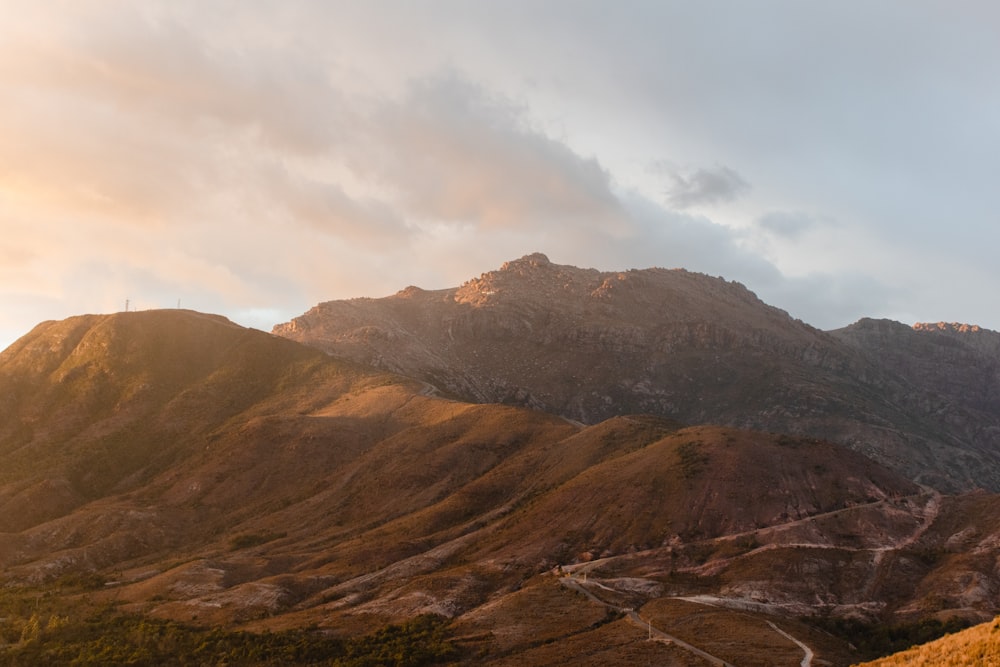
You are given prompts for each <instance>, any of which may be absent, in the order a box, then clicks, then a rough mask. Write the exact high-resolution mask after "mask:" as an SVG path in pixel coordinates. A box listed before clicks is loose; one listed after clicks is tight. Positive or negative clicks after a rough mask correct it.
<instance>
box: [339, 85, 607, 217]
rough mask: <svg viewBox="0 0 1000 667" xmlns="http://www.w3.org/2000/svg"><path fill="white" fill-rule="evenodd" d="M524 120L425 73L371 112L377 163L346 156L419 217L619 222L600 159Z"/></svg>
mask: <svg viewBox="0 0 1000 667" xmlns="http://www.w3.org/2000/svg"><path fill="white" fill-rule="evenodd" d="M525 116H526V114H525V113H524V112H523V110H522V109H519V108H517V107H516V106H514V105H513V104H511V103H510V102H508V101H507V100H505V99H503V98H501V97H497V96H491V95H489V94H487V93H486V92H485V91H484V90H483V89H482V88H480V87H479V86H476V85H474V84H472V83H471V82H469V81H468V80H466V79H464V78H462V77H461V76H459V75H456V74H454V73H451V74H446V75H443V76H437V77H432V78H429V79H425V80H423V81H421V82H419V83H418V84H416V85H414V86H413V87H412V88H411V89H410V90H409V92H408V94H407V96H406V97H405V99H403V100H402V101H401V102H399V103H396V104H389V105H387V106H386V107H384V108H383V109H382V110H381V111H380V112H379V113H377V114H376V115H375V116H374V118H373V120H372V125H371V132H372V137H371V138H372V139H374V140H375V145H376V146H377V148H378V149H379V150H380V152H381V155H380V156H378V160H377V161H375V160H373V159H372V157H373V156H371V155H368V154H361V155H356V156H355V159H356V161H357V162H358V163H360V164H362V165H364V166H365V167H366V168H367V169H368V170H370V171H371V172H373V174H372V175H374V176H376V177H377V178H379V179H380V180H382V181H383V182H384V183H386V184H387V185H389V186H391V187H393V188H395V189H396V190H397V192H398V193H399V195H400V198H401V200H402V202H401V203H402V204H403V205H404V206H405V207H406V208H407V209H408V210H410V211H413V212H414V213H415V214H417V215H420V216H426V217H429V218H436V219H440V220H444V221H449V222H453V223H466V224H470V223H471V224H475V225H482V226H485V227H524V226H532V225H537V224H539V223H541V224H564V223H567V222H572V223H574V224H577V225H587V224H590V225H600V224H607V223H608V222H609V221H613V220H621V219H622V211H621V209H620V206H619V203H618V201H617V199H616V198H615V196H614V194H613V193H612V190H611V179H610V176H609V175H608V173H607V171H605V170H604V168H603V167H602V166H601V165H600V163H599V162H598V161H597V160H596V159H593V158H584V157H582V156H580V155H578V154H576V153H574V152H573V151H572V150H571V149H570V148H569V147H568V146H566V145H565V144H563V143H560V142H558V141H555V140H553V139H550V138H549V137H548V136H546V135H545V134H544V133H542V132H540V131H537V130H535V129H533V128H532V127H530V126H529V125H528V123H527V121H526V118H525Z"/></svg>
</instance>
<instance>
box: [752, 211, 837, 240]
mask: <svg viewBox="0 0 1000 667" xmlns="http://www.w3.org/2000/svg"><path fill="white" fill-rule="evenodd" d="M756 224H757V226H758V227H760V228H761V229H763V230H764V231H766V232H768V233H770V234H773V235H775V236H778V237H781V238H784V239H787V240H795V239H797V238H799V237H801V236H802V235H803V234H805V233H806V232H807V231H808V230H810V229H813V228H815V227H818V226H819V225H820V224H821V223H820V221H819V220H817V219H816V218H814V217H813V216H811V215H809V214H807V213H801V212H791V211H771V212H769V213H765V214H764V215H762V216H761V217H759V218H757V220H756Z"/></svg>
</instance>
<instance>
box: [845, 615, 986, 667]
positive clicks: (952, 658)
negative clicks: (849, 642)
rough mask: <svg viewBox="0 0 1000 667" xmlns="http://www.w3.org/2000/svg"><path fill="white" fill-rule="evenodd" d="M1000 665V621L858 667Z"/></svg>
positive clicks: (984, 624) (974, 666)
mask: <svg viewBox="0 0 1000 667" xmlns="http://www.w3.org/2000/svg"><path fill="white" fill-rule="evenodd" d="M985 665H1000V619H994V620H993V621H990V622H988V623H981V624H979V625H977V626H975V627H973V628H969V629H967V630H963V631H961V632H957V633H955V634H951V635H948V636H946V637H943V638H941V639H938V640H936V641H933V642H929V643H927V644H923V645H921V646H916V647H914V648H911V649H908V650H906V651H903V652H901V653H896V654H894V655H892V656H889V657H886V658H882V659H879V660H873V661H871V662H866V663H864V664H863V665H859V666H858V667H903V666H905V667H983V666H985Z"/></svg>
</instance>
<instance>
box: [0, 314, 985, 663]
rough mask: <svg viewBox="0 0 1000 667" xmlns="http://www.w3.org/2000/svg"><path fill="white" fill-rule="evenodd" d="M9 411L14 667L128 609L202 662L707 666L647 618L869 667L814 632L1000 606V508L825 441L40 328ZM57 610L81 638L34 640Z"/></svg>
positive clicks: (301, 358) (131, 323)
mask: <svg viewBox="0 0 1000 667" xmlns="http://www.w3.org/2000/svg"><path fill="white" fill-rule="evenodd" d="M809 335H818V334H809ZM0 396H3V397H4V405H5V408H6V413H5V416H6V418H5V419H4V420H3V423H2V425H0V429H2V430H0V456H2V457H3V460H4V462H5V465H4V467H3V469H2V472H0V578H2V581H0V586H2V589H0V590H2V591H3V594H2V595H0V612H3V613H0V619H3V620H0V639H2V638H4V637H6V638H7V639H6V641H7V642H13V643H11V644H10V645H9V647H8V649H6V652H5V650H4V649H0V664H7V663H5V662H4V660H5V659H6V658H5V657H4V656H9V657H10V660H12V661H13V662H11V663H10V664H17V663H18V661H20V662H32V661H35V662H37V661H38V660H42V659H43V658H41V657H39V656H44V655H47V656H48V657H46V658H44V660H45V661H49V662H51V661H52V660H53V659H54V658H52V656H53V655H54V654H46V653H42V652H41V651H44V649H45V646H46V644H45V643H44V642H43V641H42V639H44V637H45V636H49V638H50V640H51V641H55V640H56V639H55V638H57V637H65V638H68V639H66V641H78V639H73V638H74V637H80V636H82V635H81V633H84V629H85V628H84V626H82V625H79V624H80V623H89V624H90V625H86V626H85V627H89V628H93V627H95V626H94V623H95V622H97V621H94V620H89V621H88V620H86V619H88V618H91V617H90V616H88V615H87V614H90V613H97V612H98V610H101V609H106V607H105V605H107V604H109V603H110V604H112V605H113V608H114V609H116V610H117V613H138V614H141V615H142V617H143V618H147V619H150V622H153V620H155V619H161V620H159V621H156V622H168V621H169V622H170V623H178V622H184V623H193V624H194V626H195V627H194V628H193V629H191V630H183V632H184V633H188V634H189V635H191V637H192V638H191V639H184V637H187V636H188V635H182V636H180V637H178V638H175V640H172V641H176V642H181V641H192V642H195V643H198V642H203V641H204V639H197V637H200V636H201V635H198V634H197V633H198V632H208V630H207V629H205V630H198V629H197V628H198V627H203V628H205V627H206V626H207V627H211V628H226V629H228V630H227V631H228V632H236V631H237V630H253V631H261V630H265V629H266V630H270V631H272V632H274V633H281V632H286V631H288V632H292V631H295V632H300V631H301V629H302V628H310V627H312V628H316V630H314V631H312V632H313V635H311V636H313V637H314V639H312V640H310V641H316V642H320V640H321V639H322V638H323V637H327V638H331V637H332V638H342V639H343V640H344V641H347V640H348V639H350V638H352V637H357V636H359V635H362V634H364V633H368V632H373V631H376V630H378V629H379V628H382V627H384V626H385V624H387V623H409V622H414V623H418V625H419V623H420V622H421V621H420V620H419V619H420V618H422V616H421V615H423V614H432V615H434V616H436V617H443V618H444V619H446V620H447V625H446V626H443V628H444V631H446V632H447V633H448V635H449V636H450V637H452V638H453V639H452V641H453V642H454V645H453V647H454V650H456V651H458V652H459V654H460V655H462V656H465V657H464V658H462V660H463V661H468V662H470V663H475V664H507V663H512V662H516V663H517V664H559V661H560V660H565V657H566V656H567V655H576V656H579V658H580V662H581V664H588V660H589V661H591V662H590V664H631V663H632V662H633V661H634V660H636V659H638V660H642V659H647V660H653V661H658V662H662V663H666V664H671V662H670V661H673V663H674V664H698V658H697V657H696V654H694V653H691V652H690V651H688V650H687V649H679V648H678V647H677V646H678V645H677V644H663V643H657V642H653V643H647V642H646V641H645V640H646V634H645V633H646V631H647V630H646V629H644V626H643V627H642V628H640V627H638V626H637V624H639V623H640V622H639V621H636V620H635V619H634V618H633V617H632V614H636V615H638V616H636V618H640V617H641V618H642V619H645V621H644V622H645V623H647V624H649V625H651V626H655V627H656V628H657V629H658V631H659V632H668V631H669V632H672V633H675V634H673V635H671V636H676V637H680V636H682V635H683V637H684V641H686V642H688V643H690V644H692V645H696V646H700V647H701V649H699V650H706V651H708V652H709V653H710V654H711V655H716V656H718V655H722V656H724V657H725V659H726V660H730V661H733V662H735V663H738V664H741V665H745V664H782V662H781V661H783V660H785V659H786V658H787V660H788V661H790V662H789V664H798V661H799V660H800V659H801V655H802V653H801V651H802V649H801V648H798V647H797V646H798V645H797V644H796V643H794V642H791V641H790V640H789V639H787V638H786V635H788V636H793V637H795V639H796V641H798V642H803V644H805V645H808V646H809V647H810V650H811V651H814V652H815V653H816V655H817V656H822V658H823V659H824V660H827V661H828V662H829V664H834V665H846V664H848V663H849V662H850V661H852V660H856V659H857V658H859V657H863V656H861V655H859V654H857V653H856V652H852V651H851V650H850V648H849V645H848V639H849V637H847V638H836V637H833V636H831V635H828V634H824V633H823V632H821V631H819V630H817V629H815V628H813V627H811V626H810V625H809V624H808V623H805V624H804V623H803V622H802V621H801V620H799V619H800V618H803V617H805V618H812V619H815V623H819V624H821V625H822V624H823V623H826V622H827V621H825V620H823V619H843V618H862V619H865V622H866V623H869V624H875V627H878V626H879V624H883V623H897V624H898V623H904V624H905V623H913V622H916V621H918V620H920V619H924V618H928V617H929V616H934V617H943V618H948V617H953V616H957V617H960V618H966V619H970V620H981V619H984V618H988V617H991V616H992V615H993V614H995V613H996V611H997V608H998V604H997V599H998V591H1000V580H998V578H997V576H996V573H995V568H994V563H993V559H992V558H991V556H990V554H991V553H994V551H995V545H996V544H1000V519H997V518H996V517H1000V500H998V497H997V496H994V495H991V494H985V493H980V494H972V495H966V496H956V497H948V496H941V495H940V494H938V493H937V492H933V491H931V490H929V489H926V488H920V487H918V486H916V485H914V484H913V483H912V482H910V481H908V480H907V479H905V478H904V477H902V476H900V475H899V474H898V473H895V472H892V471H890V470H888V469H886V468H884V467H882V466H880V465H878V464H876V463H874V462H873V461H871V460H869V459H867V458H865V457H863V456H861V455H858V454H854V453H851V452H849V451H845V450H844V449H843V448H842V447H839V446H837V445H834V444H830V443H827V442H825V441H822V440H817V439H813V438H809V437H801V436H790V435H778V434H773V433H764V432H759V431H750V430H744V429H733V428H722V427H714V426H684V425H682V424H680V423H677V422H674V421H671V420H667V419H664V418H662V417H657V416H652V415H645V416H639V415H632V416H622V417H615V418H611V419H608V420H605V421H602V422H600V423H597V424H594V425H590V426H586V425H582V424H579V423H572V422H570V421H567V420H565V419H563V418H560V417H557V416H554V415H551V414H548V413H546V412H541V411H535V410H530V409H526V408H522V407H516V406H503V405H483V404H472V403H463V402H460V401H455V400H451V399H447V398H442V397H440V396H435V395H434V390H433V388H432V387H429V386H428V385H426V384H424V383H422V382H419V381H415V380H410V379H406V378H403V377H401V376H398V375H392V374H389V373H386V372H384V371H379V370H376V369H374V368H372V367H369V366H363V365H358V364H355V363H353V362H349V361H344V360H340V359H336V358H333V357H330V356H328V355H326V354H323V353H321V352H319V351H317V350H315V349H312V348H309V347H306V346H303V345H300V344H298V343H295V342H292V341H289V340H286V339H283V338H280V337H276V336H272V335H269V334H265V333H262V332H259V331H253V330H247V329H243V328H241V327H238V326H236V325H234V324H232V323H231V322H229V321H227V320H225V319H223V318H220V317H215V316H209V315H203V314H199V313H194V312H190V311H151V312H142V313H120V314H117V315H110V316H82V317H77V318H71V319H69V320H66V321H63V322H48V323H44V324H41V325H39V326H38V327H37V328H36V329H35V330H34V331H32V332H31V333H30V334H28V335H27V336H25V337H24V338H22V339H21V340H20V341H18V342H17V343H16V344H15V345H13V346H11V347H10V348H8V350H7V351H5V352H4V353H3V354H2V355H0ZM584 593H586V595H584ZM39 596H43V597H39ZM41 599H44V600H45V601H46V602H45V608H48V609H50V610H51V614H53V616H52V618H56V619H57V625H58V624H61V623H64V622H65V623H68V624H69V625H68V626H66V627H67V629H66V630H65V632H64V633H63V634H62V635H60V634H59V633H58V632H56V631H54V630H53V631H51V632H49V634H48V635H46V634H45V633H44V632H40V633H39V632H35V631H33V630H31V628H32V627H34V626H33V625H32V622H31V620H30V618H31V617H32V615H33V614H34V615H37V614H38V609H39V607H38V605H39V600H41ZM32 600H34V602H32ZM526 605H527V607H526ZM691 605H695V607H691ZM706 605H707V606H706ZM32 609H34V611H32ZM695 609H697V610H699V611H698V612H697V613H695V611H693V610H695ZM88 610H90V611H88ZM628 610H635V611H628ZM101 613H107V612H101ZM567 614H568V615H569V618H570V619H572V620H568V617H567ZM64 617H65V618H66V619H68V620H66V621H62V620H58V619H62V618H64ZM526 617H531V618H533V619H534V620H533V621H532V624H531V625H530V626H525V625H524V619H525V618H526ZM52 622H53V621H51V619H50V624H51V623H52ZM102 622H103V621H102ZM130 622H131V621H122V623H125V625H121V626H120V627H128V623H130ZM769 623H775V624H776V625H778V626H779V627H781V628H782V630H781V632H777V631H774V632H765V633H764V634H763V635H762V634H761V632H760V628H761V627H766V628H770V627H771V626H770V625H768V624H769ZM719 624H722V626H724V627H725V628H727V633H731V635H732V636H733V637H741V639H739V640H736V639H733V640H732V641H729V643H727V644H726V645H724V646H723V645H718V644H717V642H716V641H715V640H714V639H713V637H715V636H717V635H718V634H719V632H718V629H717V628H718V627H719ZM60 627H61V626H60ZM116 627H118V626H116ZM164 627H165V628H166V627H169V628H174V629H173V630H170V632H182V631H181V630H179V629H177V628H178V626H176V625H173V626H164ZM408 627H409V626H408ZM414 627H417V626H414ZM26 628H27V630H26ZM713 628H715V629H713ZM165 631H166V630H165ZM26 632H27V633H28V634H25V633H26ZM107 632H109V633H110V632H112V631H111V630H110V629H109V630H108V631H107ZM782 632H783V633H785V634H782ZM32 633H35V634H34V635H33V634H32ZM317 633H320V634H317ZM35 635H37V637H36V639H35V640H33V641H29V642H27V643H25V641H24V640H23V639H22V640H21V641H18V637H22V638H23V637H28V636H35ZM106 636H108V637H111V636H112V635H111V634H108V635H106ZM115 636H117V635H115ZM133 636H134V633H133ZM213 636H214V635H213ZM274 636H275V637H278V636H279V635H274ZM284 636H285V635H280V637H284ZM420 636H423V635H420ZM435 636H437V635H435ZM727 636H728V635H727ZM227 637H230V636H229V635H227ZM232 637H243V635H232V636H231V637H230V638H229V639H227V640H226V641H236V639H232ZM295 637H299V638H298V639H294V637H293V639H294V641H302V637H300V636H298V635H295ZM293 639H289V640H288V641H293ZM109 641H110V639H109ZM114 641H116V642H119V643H120V642H126V644H127V642H129V641H132V640H131V639H129V636H125V637H119V638H118V639H115V640H114ZM213 641H214V640H213ZM220 641H221V639H220ZM239 641H240V642H246V641H249V640H247V639H246V638H243V639H239ZM275 641H277V639H276V640H275ZM324 641H325V640H324ZM338 641H340V639H338ZM435 641H437V640H435ZM762 641H763V642H764V644H761V642H762ZM57 646H58V645H57ZM73 646H74V645H73V644H71V645H70V647H69V648H67V649H66V650H67V651H71V652H72V651H76V650H82V649H80V648H79V647H77V648H76V649H74V648H72V647H73ZM435 646H440V647H444V645H438V644H435ZM168 648H169V645H168ZM435 650H436V649H435ZM441 650H444V651H445V652H447V651H449V650H452V649H447V650H446V647H445V648H442V649H441ZM31 651H36V652H35V653H31ZM18 652H20V653H18ZM18 655H20V656H21V658H18V657H17V656H18ZM31 656H34V657H33V658H32V657H31ZM586 656H591V657H589V658H588V657H586ZM754 656H757V657H756V658H754ZM761 656H763V657H761ZM775 656H786V658H782V659H781V661H778V662H775V660H776V658H775ZM220 659H221V658H220ZM151 660H152V662H151V663H150V664H156V660H153V659H152V658H151ZM157 660H160V661H161V662H162V656H161V658H158V659H157ZM754 660H757V662H756V663H755V662H754ZM761 660H763V662H761ZM245 664H257V663H252V662H251V663H245Z"/></svg>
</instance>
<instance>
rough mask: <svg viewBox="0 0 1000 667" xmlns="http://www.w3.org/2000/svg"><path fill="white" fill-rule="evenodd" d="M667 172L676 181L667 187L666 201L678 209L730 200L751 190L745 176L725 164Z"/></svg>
mask: <svg viewBox="0 0 1000 667" xmlns="http://www.w3.org/2000/svg"><path fill="white" fill-rule="evenodd" d="M667 175H668V176H669V177H670V178H671V180H672V181H673V183H672V184H671V185H670V186H669V187H668V188H667V202H668V203H669V204H670V205H671V206H673V207H674V208H678V209H686V208H691V207H692V206H703V205H711V204H721V203H726V202H731V201H734V200H736V199H737V198H738V197H739V196H740V195H742V194H743V193H744V192H745V191H747V190H749V189H750V184H749V183H747V182H746V181H745V180H744V179H743V177H742V176H740V175H739V174H738V173H737V172H736V171H735V170H733V169H730V168H729V167H726V166H722V165H719V166H716V167H713V168H711V169H697V170H695V171H694V172H691V173H688V174H682V173H680V172H677V171H673V172H670V173H668V174H667Z"/></svg>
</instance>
